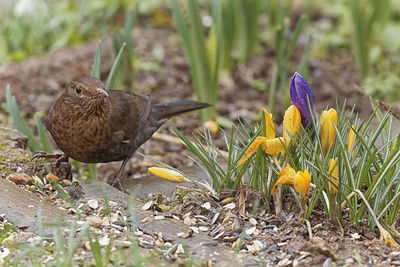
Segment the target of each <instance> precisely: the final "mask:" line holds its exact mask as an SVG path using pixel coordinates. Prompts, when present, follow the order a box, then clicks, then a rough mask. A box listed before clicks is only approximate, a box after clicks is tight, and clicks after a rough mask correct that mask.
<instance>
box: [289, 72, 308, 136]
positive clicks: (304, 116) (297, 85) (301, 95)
mask: <svg viewBox="0 0 400 267" xmlns="http://www.w3.org/2000/svg"><path fill="white" fill-rule="evenodd" d="M290 99H291V101H292V104H293V105H295V106H296V107H297V108H298V109H299V111H300V113H301V122H302V124H303V127H304V128H308V129H310V128H311V127H312V126H313V120H312V118H313V116H314V104H313V99H312V95H311V89H310V86H308V83H307V81H306V79H305V78H304V77H303V76H301V74H299V73H297V72H295V73H294V75H293V77H292V83H291V84H290ZM310 108H311V112H310Z"/></svg>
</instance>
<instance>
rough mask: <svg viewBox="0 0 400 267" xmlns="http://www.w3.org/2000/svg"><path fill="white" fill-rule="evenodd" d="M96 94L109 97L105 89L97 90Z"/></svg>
mask: <svg viewBox="0 0 400 267" xmlns="http://www.w3.org/2000/svg"><path fill="white" fill-rule="evenodd" d="M96 92H97V94H102V95H104V96H108V93H107V92H106V90H104V89H101V88H97V90H96Z"/></svg>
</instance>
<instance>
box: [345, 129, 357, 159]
mask: <svg viewBox="0 0 400 267" xmlns="http://www.w3.org/2000/svg"><path fill="white" fill-rule="evenodd" d="M355 137H356V132H355V131H354V125H351V128H350V131H349V137H348V138H347V153H349V155H350V153H351V156H354V152H355V150H354V147H353V144H354V141H355Z"/></svg>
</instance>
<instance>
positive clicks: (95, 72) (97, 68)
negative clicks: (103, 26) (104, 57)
mask: <svg viewBox="0 0 400 267" xmlns="http://www.w3.org/2000/svg"><path fill="white" fill-rule="evenodd" d="M100 72H101V41H100V42H99V44H98V45H97V51H96V56H95V57H94V63H93V66H92V71H91V72H90V75H91V76H93V77H96V78H97V79H100Z"/></svg>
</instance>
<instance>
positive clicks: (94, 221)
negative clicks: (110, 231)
mask: <svg viewBox="0 0 400 267" xmlns="http://www.w3.org/2000/svg"><path fill="white" fill-rule="evenodd" d="M86 221H88V222H89V223H90V225H91V226H93V227H96V228H101V226H102V225H103V221H102V220H101V219H100V218H99V217H97V216H88V217H86Z"/></svg>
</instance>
